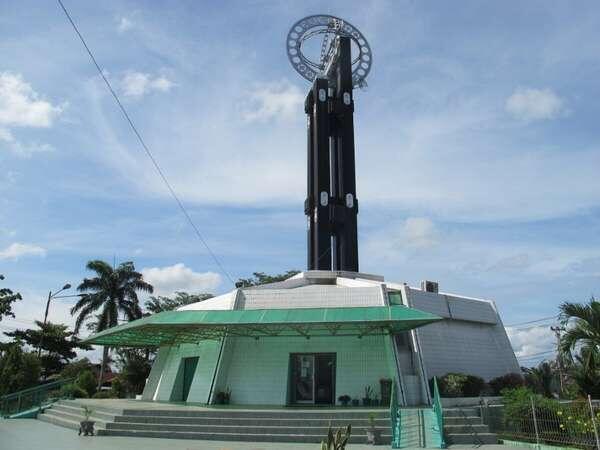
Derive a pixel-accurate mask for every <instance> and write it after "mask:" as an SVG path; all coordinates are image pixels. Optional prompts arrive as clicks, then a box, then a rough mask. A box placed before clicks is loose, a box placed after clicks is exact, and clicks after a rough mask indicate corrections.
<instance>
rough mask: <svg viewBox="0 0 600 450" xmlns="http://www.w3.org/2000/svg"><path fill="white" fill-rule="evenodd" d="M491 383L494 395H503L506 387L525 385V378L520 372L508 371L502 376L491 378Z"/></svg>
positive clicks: (512, 387) (513, 387) (514, 387)
mask: <svg viewBox="0 0 600 450" xmlns="http://www.w3.org/2000/svg"><path fill="white" fill-rule="evenodd" d="M489 385H490V386H491V388H492V390H493V391H494V395H503V394H502V391H503V390H504V389H516V388H519V387H524V386H525V380H524V379H523V377H522V376H521V375H519V374H518V373H507V374H506V375H502V376H501V377H497V378H494V379H492V380H490V382H489Z"/></svg>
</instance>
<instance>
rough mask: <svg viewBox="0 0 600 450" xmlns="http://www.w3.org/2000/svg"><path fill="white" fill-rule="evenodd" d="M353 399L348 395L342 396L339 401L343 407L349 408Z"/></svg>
mask: <svg viewBox="0 0 600 450" xmlns="http://www.w3.org/2000/svg"><path fill="white" fill-rule="evenodd" d="M350 400H352V399H351V397H350V396H349V395H347V394H344V395H340V396H339V397H338V401H339V402H340V403H341V404H342V406H348V404H349V403H350Z"/></svg>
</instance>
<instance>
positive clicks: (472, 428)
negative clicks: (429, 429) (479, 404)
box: [444, 408, 498, 445]
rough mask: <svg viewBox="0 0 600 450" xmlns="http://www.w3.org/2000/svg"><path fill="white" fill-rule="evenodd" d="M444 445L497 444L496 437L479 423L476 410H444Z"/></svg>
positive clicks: (479, 419) (485, 426)
mask: <svg viewBox="0 0 600 450" xmlns="http://www.w3.org/2000/svg"><path fill="white" fill-rule="evenodd" d="M444 434H445V436H446V444H448V445H452V444H461V445H465V444H466V445H468V444H472V445H483V444H497V443H498V437H497V436H496V435H495V434H493V433H490V431H489V428H488V426H487V425H484V424H483V423H482V422H481V417H480V416H479V409H478V408H444Z"/></svg>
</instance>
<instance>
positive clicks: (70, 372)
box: [59, 358, 92, 379]
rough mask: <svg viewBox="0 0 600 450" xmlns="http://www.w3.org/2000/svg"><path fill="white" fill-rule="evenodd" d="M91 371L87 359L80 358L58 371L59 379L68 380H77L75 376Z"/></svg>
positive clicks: (90, 364) (90, 365)
mask: <svg viewBox="0 0 600 450" xmlns="http://www.w3.org/2000/svg"><path fill="white" fill-rule="evenodd" d="M86 370H92V363H91V362H90V360H89V359H87V358H81V359H78V360H77V361H73V362H70V363H69V364H67V365H66V366H65V367H64V368H63V369H62V370H61V371H60V375H59V376H60V378H62V379H69V378H77V376H78V375H79V374H80V373H82V372H84V371H86Z"/></svg>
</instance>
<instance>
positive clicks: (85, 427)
mask: <svg viewBox="0 0 600 450" xmlns="http://www.w3.org/2000/svg"><path fill="white" fill-rule="evenodd" d="M82 409H83V415H84V416H85V420H82V421H81V422H79V435H80V436H81V433H83V435H84V436H93V435H94V424H95V423H96V422H94V421H93V420H90V416H91V415H92V410H91V409H90V408H89V407H87V406H84V407H83V408H82Z"/></svg>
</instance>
